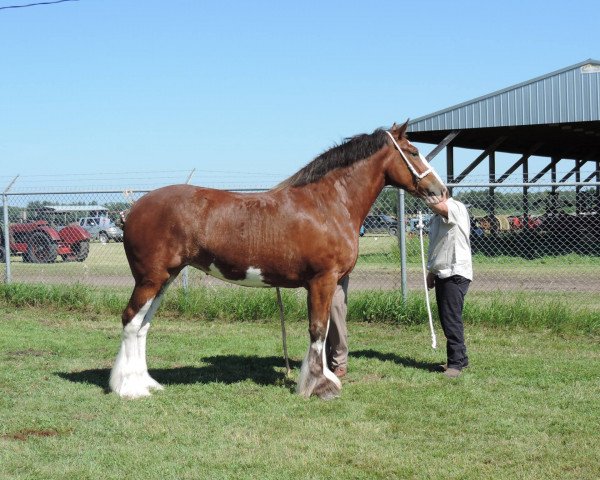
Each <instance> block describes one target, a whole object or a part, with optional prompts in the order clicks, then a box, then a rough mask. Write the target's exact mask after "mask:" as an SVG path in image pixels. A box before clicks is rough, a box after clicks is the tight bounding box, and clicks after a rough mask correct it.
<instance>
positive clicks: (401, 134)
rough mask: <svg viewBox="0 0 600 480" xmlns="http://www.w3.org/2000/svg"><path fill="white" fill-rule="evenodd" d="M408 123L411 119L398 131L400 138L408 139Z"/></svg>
mask: <svg viewBox="0 0 600 480" xmlns="http://www.w3.org/2000/svg"><path fill="white" fill-rule="evenodd" d="M408 121H409V119H408V118H407V119H406V122H404V125H402V126H401V127H400V128H399V129H398V138H403V137H406V129H407V128H408Z"/></svg>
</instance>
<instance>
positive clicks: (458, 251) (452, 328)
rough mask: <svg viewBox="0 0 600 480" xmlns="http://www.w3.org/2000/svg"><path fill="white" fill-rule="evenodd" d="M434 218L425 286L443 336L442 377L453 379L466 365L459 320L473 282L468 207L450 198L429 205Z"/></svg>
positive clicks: (430, 228)
mask: <svg viewBox="0 0 600 480" xmlns="http://www.w3.org/2000/svg"><path fill="white" fill-rule="evenodd" d="M429 208H431V210H433V212H434V213H435V215H434V216H433V218H432V219H431V222H430V227H429V252H428V260H427V271H428V275H427V287H428V288H430V289H431V288H434V287H435V298H436V301H437V306H438V313H439V317H440V322H441V324H442V329H443V330H444V335H445V336H446V354H447V363H446V364H445V365H442V367H441V368H442V369H443V370H444V374H445V375H446V376H447V377H449V378H456V377H458V376H459V375H460V374H461V371H462V369H463V368H466V367H467V366H468V365H469V357H468V356H467V347H466V346H465V334H464V325H463V319H462V311H463V305H464V301H465V295H466V294H467V290H468V289H469V284H470V283H471V281H472V280H473V267H472V264H471V243H470V240H469V235H470V228H471V224H470V221H469V212H468V211H467V207H466V206H465V205H464V204H462V203H461V202H459V201H458V200H455V199H453V198H448V199H447V200H445V201H442V202H440V203H437V204H435V205H429Z"/></svg>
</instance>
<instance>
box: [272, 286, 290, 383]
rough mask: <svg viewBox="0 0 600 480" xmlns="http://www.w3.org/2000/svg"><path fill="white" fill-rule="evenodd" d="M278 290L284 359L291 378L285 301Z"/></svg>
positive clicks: (286, 373)
mask: <svg viewBox="0 0 600 480" xmlns="http://www.w3.org/2000/svg"><path fill="white" fill-rule="evenodd" d="M275 290H277V304H278V305H279V318H280V319H281V339H282V341H283V357H284V358H285V375H286V377H289V376H290V372H291V370H290V361H289V357H288V351H287V334H286V333H285V319H284V317H283V301H282V300H281V292H280V291H279V287H275Z"/></svg>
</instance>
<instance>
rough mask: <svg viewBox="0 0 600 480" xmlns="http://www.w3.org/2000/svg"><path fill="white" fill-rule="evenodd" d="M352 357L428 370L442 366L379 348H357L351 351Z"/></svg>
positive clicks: (432, 370) (434, 369) (431, 370)
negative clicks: (380, 350)
mask: <svg viewBox="0 0 600 480" xmlns="http://www.w3.org/2000/svg"><path fill="white" fill-rule="evenodd" d="M350 356H351V357H356V358H374V359H376V360H380V361H382V362H394V363H396V364H398V365H402V366H403V367H408V368H418V369H419V370H427V371H428V372H435V371H437V370H438V369H439V368H440V364H439V363H431V362H422V361H419V360H415V359H414V358H411V357H401V356H398V355H396V354H395V353H382V352H378V351H377V350H370V349H369V350H357V351H354V352H352V353H350Z"/></svg>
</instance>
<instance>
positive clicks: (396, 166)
mask: <svg viewBox="0 0 600 480" xmlns="http://www.w3.org/2000/svg"><path fill="white" fill-rule="evenodd" d="M407 127H408V120H407V121H406V123H405V124H404V125H402V126H398V125H396V124H394V125H393V126H392V128H391V129H390V130H389V131H387V132H386V133H387V134H388V136H389V147H390V149H391V151H392V154H391V155H390V156H389V161H388V166H387V168H386V183H388V184H391V185H394V186H396V187H400V188H403V189H404V190H406V191H408V192H409V193H411V194H413V195H415V196H417V197H419V198H422V199H423V200H425V202H427V203H432V204H435V203H439V202H440V201H442V200H444V199H445V198H447V196H448V189H447V188H446V185H444V182H443V181H442V179H441V178H440V177H439V175H438V174H437V172H436V171H435V170H434V169H433V167H432V166H431V165H429V163H428V162H427V160H426V159H425V157H423V155H421V153H420V152H419V150H418V149H417V147H415V146H414V145H413V144H412V143H410V142H409V141H408V139H407V138H406V128H407Z"/></svg>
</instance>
